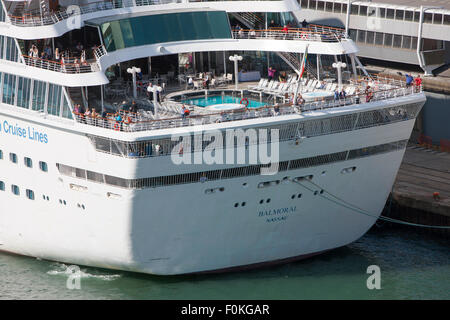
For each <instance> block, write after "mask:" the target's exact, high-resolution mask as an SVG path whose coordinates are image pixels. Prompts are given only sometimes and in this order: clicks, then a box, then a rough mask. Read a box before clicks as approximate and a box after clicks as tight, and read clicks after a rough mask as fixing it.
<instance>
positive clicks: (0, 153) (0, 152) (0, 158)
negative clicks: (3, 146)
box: [0, 150, 3, 160]
mask: <svg viewBox="0 0 450 320" xmlns="http://www.w3.org/2000/svg"><path fill="white" fill-rule="evenodd" d="M2 159H3V151H2V150H0V160H2Z"/></svg>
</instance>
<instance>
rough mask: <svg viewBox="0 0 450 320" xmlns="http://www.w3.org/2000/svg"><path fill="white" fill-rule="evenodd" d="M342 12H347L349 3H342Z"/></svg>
mask: <svg viewBox="0 0 450 320" xmlns="http://www.w3.org/2000/svg"><path fill="white" fill-rule="evenodd" d="M342 13H347V4H346V3H344V4H342Z"/></svg>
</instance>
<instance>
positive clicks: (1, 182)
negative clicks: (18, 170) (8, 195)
mask: <svg viewBox="0 0 450 320" xmlns="http://www.w3.org/2000/svg"><path fill="white" fill-rule="evenodd" d="M0 191H5V183H4V182H3V181H0Z"/></svg>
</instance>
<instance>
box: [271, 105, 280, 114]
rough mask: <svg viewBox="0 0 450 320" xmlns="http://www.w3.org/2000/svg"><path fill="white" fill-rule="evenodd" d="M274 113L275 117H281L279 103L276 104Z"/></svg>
mask: <svg viewBox="0 0 450 320" xmlns="http://www.w3.org/2000/svg"><path fill="white" fill-rule="evenodd" d="M273 112H274V115H275V116H278V115H280V106H279V105H278V103H276V104H275V105H274V106H273Z"/></svg>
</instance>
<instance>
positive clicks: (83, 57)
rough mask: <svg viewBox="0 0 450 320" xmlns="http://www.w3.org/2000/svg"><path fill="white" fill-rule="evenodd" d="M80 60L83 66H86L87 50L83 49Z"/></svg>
mask: <svg viewBox="0 0 450 320" xmlns="http://www.w3.org/2000/svg"><path fill="white" fill-rule="evenodd" d="M80 62H81V65H82V66H86V65H87V62H86V51H85V50H82V51H81V55H80Z"/></svg>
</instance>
